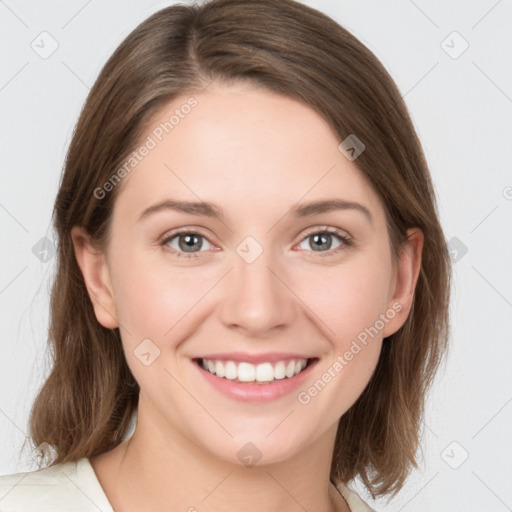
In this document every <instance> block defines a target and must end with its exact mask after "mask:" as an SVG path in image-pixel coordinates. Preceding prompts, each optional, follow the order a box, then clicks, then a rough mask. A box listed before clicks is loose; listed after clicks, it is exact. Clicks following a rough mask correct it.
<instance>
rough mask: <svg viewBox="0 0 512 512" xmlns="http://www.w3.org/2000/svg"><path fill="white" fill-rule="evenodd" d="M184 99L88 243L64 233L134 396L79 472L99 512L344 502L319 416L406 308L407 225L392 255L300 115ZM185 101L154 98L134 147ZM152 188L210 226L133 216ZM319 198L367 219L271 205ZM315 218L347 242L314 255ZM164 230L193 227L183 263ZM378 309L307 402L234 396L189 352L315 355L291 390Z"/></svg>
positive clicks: (239, 87)
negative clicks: (132, 408) (352, 352)
mask: <svg viewBox="0 0 512 512" xmlns="http://www.w3.org/2000/svg"><path fill="white" fill-rule="evenodd" d="M194 97H195V98H196V99H197V101H198V105H197V107H195V109H193V110H192V111H191V113H190V114H189V115H188V116H186V117H185V118H184V119H182V120H180V123H179V124H178V125H177V126H176V127H175V128H174V129H173V130H172V132H171V133H170V134H169V135H167V136H166V137H165V138H164V139H163V140H162V141H161V142H160V143H159V144H158V145H157V147H155V148H154V149H152V150H151V151H150V152H149V154H148V155H147V156H146V157H145V158H144V159H143V160H142V161H141V162H140V163H139V164H138V165H137V166H136V168H135V169H134V170H133V171H132V172H131V173H130V174H129V175H128V176H127V177H126V178H124V180H123V182H122V184H121V187H122V188H121V189H120V190H119V191H118V192H119V195H118V197H117V199H116V202H115V207H114V211H113V223H112V238H111V240H110V242H109V245H108V247H107V249H106V251H105V252H100V251H97V250H95V248H94V247H93V245H92V244H91V243H90V241H89V239H88V236H87V233H86V232H85V231H84V230H83V229H82V228H79V227H75V228H74V229H73V232H72V236H73V241H74V245H75V254H76V257H77V261H78V263H79V265H80V268H81V270H82V273H83V275H84V279H85V282H86V286H87V289H88V292H89V294H90V297H91V301H92V303H93V305H94V309H95V313H96V317H97V319H98V321H99V322H100V323H101V324H102V325H103V326H105V327H107V328H115V327H118V326H120V327H121V328H120V332H121V336H122V342H123V347H124V351H125V354H126V359H127V362H128V365H129V367H130V369H131V371H132V373H133V375H134V377H135V379H136V380H137V381H138V383H139V385H140V388H141V393H140V398H139V409H138V423H137V428H136V431H135V433H134V435H133V437H132V438H131V439H130V440H129V441H124V442H123V443H122V444H120V445H119V446H117V447H116V448H115V449H113V450H111V451H110V452H106V453H104V454H102V455H99V456H96V457H92V458H91V464H92V466H93V468H94V470H95V472H96V474H97V476H98V479H99V480H100V483H101V484H102V486H103V488H104V490H105V492H106V494H107V497H108V498H109V500H110V502H111V503H112V505H113V506H114V508H115V509H116V510H122V511H131V510H134V511H135V510H153V511H160V510H162V511H163V510H194V509H192V508H191V507H195V508H197V510H200V511H215V512H218V511H224V510H238V509H240V510H246V511H249V512H250V511H258V512H259V511H261V510H266V511H269V512H271V511H278V510H279V511H282V510H304V508H305V509H307V510H316V511H333V510H337V511H346V510H348V506H347V504H346V502H345V501H344V500H343V498H342V497H341V495H340V494H339V493H338V492H337V491H336V490H335V488H334V487H333V486H332V484H330V483H329V473H330V464H331V459H332V453H333V446H334V440H335V434H336V427H337V423H338V420H339V418H340V417H341V416H342V415H343V414H344V413H345V412H346V411H347V410H348V408H349V407H350V406H351V405H352V404H353V403H354V402H355V400H356V399H357V398H358V397H359V395H360V394H361V393H362V391H363V390H364V388H365V386H366V385H367V383H368V381H369V379H370V377H371V375H372V373H373V371H374V369H375V367H376V364H377V361H378V357H379V354H380V350H381V347H382V343H383V342H384V343H385V342H386V341H385V340H384V341H383V338H385V337H386V336H389V335H391V334H393V333H394V332H396V331H397V330H398V329H399V328H400V327H401V326H402V325H403V323H404V322H405V320H406V318H407V315H408V313H409V310H410V307H411V303H412V299H413V293H414V287H415V285H416V282H417V277H418V272H419V268H420V263H421V250H422V246H423V235H422V233H421V231H420V230H418V229H413V230H410V232H409V240H408V243H407V245H406V246H404V250H403V251H402V252H401V255H400V260H399V262H398V264H396V263H395V262H394V260H393V259H392V254H391V248H390V244H389V239H388V233H387V228H386V222H385V213H384V209H383V207H382V205H381V203H380V200H379V197H378V195H377V194H376V193H375V191H374V190H373V189H372V188H371V186H370V185H369V184H368V183H367V182H366V181H365V179H364V178H363V176H362V175H361V174H360V172H359V170H358V169H357V167H356V164H357V160H355V161H349V160H348V159H347V158H345V156H344V155H343V154H342V153H341V152H340V151H339V150H338V145H339V143H340V142H341V141H340V140H338V138H337V137H336V136H335V135H334V134H333V132H332V131H331V129H330V128H329V126H328V124H327V123H326V122H325V121H324V120H323V119H322V118H321V117H320V116H319V115H318V114H317V113H316V112H315V111H314V110H312V109H310V108H309V107H307V106H305V105H303V104H301V103H299V102H297V101H295V100H293V99H291V98H287V97H283V96H280V95H276V94H274V93H272V92H269V91H266V90H264V89H260V88H256V87H254V86H252V85H248V84H236V85H229V86H228V85H220V84H214V85H211V86H210V87H208V89H207V90H206V91H205V92H203V93H200V94H196V95H194ZM186 99H187V97H186V96H183V97H180V98H175V99H174V101H173V102H172V103H170V104H169V105H167V106H166V107H165V108H163V109H162V110H161V111H160V112H159V113H158V114H157V116H155V118H154V120H152V123H151V126H150V128H149V129H148V131H147V133H146V134H145V135H144V136H143V137H142V138H141V140H144V139H145V138H146V137H147V136H148V135H150V134H151V130H152V129H153V128H154V127H155V126H157V125H158V124H159V123H160V122H162V121H164V120H167V119H169V117H170V115H171V114H172V112H173V110H174V109H175V108H177V107H179V106H180V105H183V103H185V101H186ZM164 164H165V165H164ZM166 166H167V167H166ZM167 198H173V199H178V200H183V201H199V200H203V201H209V202H213V203H215V204H216V205H217V206H218V207H219V208H221V209H222V210H223V212H224V216H225V218H224V220H223V221H221V220H218V219H214V218H210V217H206V216H196V215H192V214H187V213H181V212H176V211H172V210H164V211H160V212H158V213H154V214H152V215H148V216H147V217H146V218H144V219H143V220H138V217H139V215H140V214H141V212H142V211H143V210H144V209H145V208H147V207H149V206H151V205H154V204H155V203H158V202H160V201H162V200H164V199H167ZM332 198H338V199H344V200H347V201H353V202H358V203H360V204H362V205H364V206H366V207H367V208H368V210H369V211H370V212H371V215H372V222H369V221H368V219H367V218H366V217H365V216H364V215H363V214H362V213H361V212H359V211H357V210H337V211H332V212H327V213H321V214H317V215H314V216H309V217H304V218H293V217H292V216H291V215H287V213H288V211H289V210H290V208H292V207H294V206H295V205H296V203H297V202H299V203H304V202H307V201H313V200H320V199H332ZM326 226H328V227H335V228H338V229H340V230H341V231H342V234H343V235H349V236H350V238H351V240H352V242H353V244H352V245H350V246H344V245H342V242H341V241H340V240H339V239H337V237H336V236H332V238H331V239H330V240H331V243H332V247H331V248H330V249H325V248H324V249H320V250H317V251H315V250H314V249H315V245H314V244H315V242H314V240H311V239H310V237H309V235H310V234H311V233H310V232H309V231H311V232H313V233H318V232H320V233H322V232H323V231H322V229H323V228H325V227H326ZM182 228H194V230H196V231H197V232H198V233H199V234H200V235H202V236H204V237H205V238H202V239H201V240H202V242H203V246H202V248H200V249H197V248H196V249H195V250H196V254H199V256H198V257H194V258H190V259H187V258H186V257H184V256H183V254H182V255H181V256H177V255H176V254H173V253H172V252H171V249H169V247H170V246H171V248H174V249H175V250H176V251H179V249H180V246H179V244H178V242H179V237H177V238H174V239H173V240H174V241H173V242H168V243H167V250H166V246H165V245H161V243H160V242H161V241H162V240H163V238H164V237H165V236H166V235H169V234H173V233H172V231H173V230H176V231H178V230H179V229H182ZM311 228H318V229H311ZM247 236H252V237H253V238H254V239H255V240H256V241H257V242H258V243H259V244H260V246H261V248H262V249H263V252H262V254H261V255H260V256H259V257H258V258H257V259H256V260H255V261H254V262H252V263H250V264H249V263H247V261H245V260H244V259H243V258H241V257H240V256H239V255H238V253H237V252H236V249H237V247H238V246H239V244H240V243H241V242H242V241H243V240H244V239H245V237H247ZM320 243H321V242H320ZM340 244H341V245H340ZM182 247H183V244H182ZM196 247H197V246H196ZM340 247H341V249H340ZM326 253H329V255H328V256H323V255H324V254H326ZM393 304H400V305H401V308H402V309H401V311H400V312H397V313H396V314H395V315H394V318H392V319H390V320H389V321H388V322H387V323H385V326H384V329H383V330H382V331H381V332H380V333H379V334H378V335H377V336H375V337H373V338H371V341H370V342H369V343H368V344H367V345H366V346H365V347H364V348H363V349H362V350H361V351H360V352H359V353H358V354H357V355H356V356H354V358H353V359H352V360H351V361H350V362H348V364H347V365H346V366H345V367H344V368H343V370H342V371H341V372H339V373H338V374H337V375H336V377H335V378H333V379H332V380H331V381H330V382H329V383H328V385H326V386H325V388H324V389H323V390H322V391H321V392H320V393H318V394H317V395H316V396H315V397H314V398H313V399H311V401H310V402H309V403H308V404H300V403H299V402H298V401H297V392H292V393H290V394H288V395H286V396H284V397H282V398H280V399H278V400H275V401H274V402H267V403H264V404H261V403H251V402H249V403H242V402H238V401H234V400H232V399H230V398H228V397H226V396H224V395H222V394H220V393H219V392H218V391H217V390H216V389H214V388H212V387H211V386H210V385H209V384H206V383H205V382H202V379H199V378H198V371H197V368H196V367H195V366H194V364H195V363H192V362H191V358H193V357H200V356H201V354H207V353H215V352H217V353H219V352H232V351H245V352H249V353H256V354H259V353H263V352H277V351H280V352H281V351H282V352H300V353H305V354H309V355H310V357H317V358H319V361H318V363H317V365H316V367H315V368H313V372H312V373H311V374H310V375H309V377H308V380H307V383H306V385H304V386H301V388H300V390H305V389H307V388H308V387H309V386H311V385H312V384H313V383H314V382H315V381H317V380H318V379H319V378H321V376H322V374H323V373H324V372H325V371H326V370H327V369H328V368H329V367H332V365H333V363H334V361H335V360H336V357H337V356H338V355H340V354H344V353H345V352H346V351H347V350H348V349H349V348H350V344H351V342H352V341H353V340H354V339H356V336H357V335H358V334H359V333H361V332H362V331H364V329H365V328H367V327H369V326H373V325H375V322H376V320H377V319H378V318H379V315H380V314H383V313H385V312H386V311H388V310H389V308H392V306H393ZM147 338H149V339H150V340H151V341H152V343H154V344H155V345H156V346H157V347H158V349H159V350H160V355H159V357H157V358H156V359H155V360H154V361H153V362H152V363H151V364H150V365H148V366H146V365H144V364H142V363H141V361H140V360H139V359H138V358H137V357H136V355H135V354H134V350H135V349H136V347H137V346H138V345H139V344H140V343H141V341H142V340H144V339H147ZM300 390H298V391H300ZM247 442H251V443H253V444H254V445H255V446H256V447H257V448H258V450H259V451H260V452H261V454H262V456H261V459H260V460H259V461H258V463H257V464H256V465H255V466H253V467H246V466H244V465H243V464H242V463H241V461H240V460H239V459H238V457H237V452H238V451H239V450H240V448H241V447H242V446H244V445H245V443H247Z"/></svg>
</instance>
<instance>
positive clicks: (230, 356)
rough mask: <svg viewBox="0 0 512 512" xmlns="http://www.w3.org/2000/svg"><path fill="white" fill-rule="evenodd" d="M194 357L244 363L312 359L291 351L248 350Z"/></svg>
mask: <svg viewBox="0 0 512 512" xmlns="http://www.w3.org/2000/svg"><path fill="white" fill-rule="evenodd" d="M194 359H208V360H210V361H236V362H245V363H252V364H258V363H266V362H269V363H274V362H277V361H284V360H286V359H312V357H310V356H307V355H304V354H297V353H291V352H266V353H263V354H250V353H248V352H222V353H219V354H205V355H203V356H201V357H200V358H194Z"/></svg>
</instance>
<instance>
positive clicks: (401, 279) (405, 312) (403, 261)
mask: <svg viewBox="0 0 512 512" xmlns="http://www.w3.org/2000/svg"><path fill="white" fill-rule="evenodd" d="M423 241H424V235H423V232H422V231H421V229H419V228H412V229H409V230H408V231H407V241H406V242H405V244H404V246H403V247H402V249H401V251H400V254H399V261H398V265H397V268H396V272H395V276H394V277H395V282H394V293H393V296H392V298H391V299H390V301H389V303H388V308H391V309H393V310H394V312H396V314H395V315H394V316H393V318H392V320H390V321H389V322H388V323H387V324H386V326H385V328H384V330H383V332H382V334H383V337H384V338H385V337H387V336H391V334H394V333H395V332H396V331H398V329H400V327H402V325H403V324H404V323H405V321H406V320H407V317H408V316H409V312H410V311H411V308H412V304H413V300H414V291H415V289H416V284H417V282H418V277H419V274H420V269H421V255H422V251H423Z"/></svg>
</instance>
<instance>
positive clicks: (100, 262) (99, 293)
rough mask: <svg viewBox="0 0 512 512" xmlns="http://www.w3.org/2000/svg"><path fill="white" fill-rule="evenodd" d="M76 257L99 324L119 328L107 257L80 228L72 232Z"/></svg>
mask: <svg viewBox="0 0 512 512" xmlns="http://www.w3.org/2000/svg"><path fill="white" fill-rule="evenodd" d="M71 237H72V240H73V246H74V250H75V257H76V260H77V262H78V266H79V267H80V270H81V272H82V276H83V278H84V282H85V286H86V288H87V292H88V294H89V298H90V299H91V302H92V305H93V308H94V313H95V315H96V318H97V320H98V322H99V323H100V324H101V325H102V326H103V327H106V328H107V329H114V328H116V327H118V326H119V322H118V321H117V315H116V311H115V304H114V295H113V291H112V285H111V282H110V274H109V269H108V266H107V262H106V259H105V255H104V254H103V253H102V252H101V251H99V250H98V249H97V248H95V247H94V245H93V244H92V242H91V240H90V236H89V234H88V233H87V231H86V230H85V229H84V228H83V227H80V226H75V227H73V229H72V230H71Z"/></svg>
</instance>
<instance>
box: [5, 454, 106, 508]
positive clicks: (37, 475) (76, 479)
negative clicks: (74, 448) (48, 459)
mask: <svg viewBox="0 0 512 512" xmlns="http://www.w3.org/2000/svg"><path fill="white" fill-rule="evenodd" d="M0 510H1V511H2V512H15V511H16V512H18V511H24V512H32V511H38V512H50V511H52V512H58V511H61V510H62V511H63V510H65V511H66V512H89V511H91V512H93V511H94V512H98V510H101V511H104V512H112V507H111V506H110V504H109V502H108V500H107V498H106V496H105V494H104V493H103V490H102V488H101V486H100V484H99V481H98V480H97V478H96V476H95V473H94V470H93V469H92V466H91V465H90V463H89V460H88V459H86V458H83V459H80V460H79V461H75V462H65V463H62V464H55V465H53V466H50V467H47V468H44V469H39V470H35V471H29V472H25V473H14V474H11V475H3V476H0Z"/></svg>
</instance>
